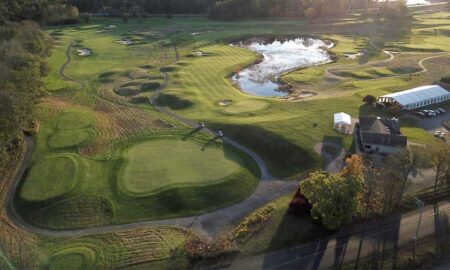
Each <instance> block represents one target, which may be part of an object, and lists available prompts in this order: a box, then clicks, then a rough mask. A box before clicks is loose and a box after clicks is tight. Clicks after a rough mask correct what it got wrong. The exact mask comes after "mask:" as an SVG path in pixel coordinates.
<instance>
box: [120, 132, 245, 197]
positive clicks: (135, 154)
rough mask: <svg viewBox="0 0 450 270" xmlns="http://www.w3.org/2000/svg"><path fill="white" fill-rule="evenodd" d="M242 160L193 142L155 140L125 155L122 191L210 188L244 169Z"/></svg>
mask: <svg viewBox="0 0 450 270" xmlns="http://www.w3.org/2000/svg"><path fill="white" fill-rule="evenodd" d="M240 164H242V160H241V158H240V157H239V156H238V155H237V154H236V153H234V152H233V151H231V150H224V149H223V148H217V147H208V148H206V149H203V150H202V145H200V144H197V143H195V142H192V141H182V140H176V139H166V140H154V141H149V142H145V143H142V144H138V145H135V146H133V147H132V148H130V149H128V150H127V151H126V153H125V162H124V165H123V166H124V167H123V168H122V170H121V173H120V176H119V187H120V188H121V189H122V190H123V191H124V192H125V193H131V194H135V195H136V194H138V195H143V194H151V193H156V192H158V191H161V190H162V189H165V188H169V187H171V186H178V185H186V186H190V187H192V186H195V185H208V184H212V183H217V182H219V181H222V180H223V179H224V178H226V177H227V176H229V175H230V174H233V173H234V172H236V171H238V170H239V169H240V166H241V165H240Z"/></svg>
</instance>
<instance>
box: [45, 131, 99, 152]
mask: <svg viewBox="0 0 450 270" xmlns="http://www.w3.org/2000/svg"><path fill="white" fill-rule="evenodd" d="M95 135H96V133H95V131H94V130H92V129H68V130H59V131H58V132H56V133H55V134H53V135H52V136H51V137H50V138H49V140H48V142H47V144H48V146H49V147H51V148H67V147H72V146H78V145H81V144H83V143H86V142H88V141H90V140H91V139H92V138H93V137H95Z"/></svg>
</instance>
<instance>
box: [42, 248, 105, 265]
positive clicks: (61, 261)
mask: <svg viewBox="0 0 450 270" xmlns="http://www.w3.org/2000/svg"><path fill="white" fill-rule="evenodd" d="M95 257H96V254H95V251H93V250H91V249H89V248H85V247H76V248H70V249H64V250H62V251H60V252H58V253H56V254H55V255H53V256H52V257H51V258H50V263H49V266H48V268H49V269H50V270H61V269H65V270H85V269H94V262H95Z"/></svg>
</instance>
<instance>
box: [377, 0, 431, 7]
mask: <svg viewBox="0 0 450 270" xmlns="http://www.w3.org/2000/svg"><path fill="white" fill-rule="evenodd" d="M384 1H385V0H378V2H384ZM389 1H391V2H392V1H397V0H389ZM429 4H430V2H429V1H427V0H407V1H406V5H408V6H417V5H429Z"/></svg>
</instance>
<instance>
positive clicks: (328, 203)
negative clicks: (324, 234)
mask: <svg viewBox="0 0 450 270" xmlns="http://www.w3.org/2000/svg"><path fill="white" fill-rule="evenodd" d="M300 186H301V189H302V190H303V193H304V195H305V196H306V198H307V199H308V201H309V202H310V203H311V204H312V210H311V215H312V217H313V218H314V219H317V220H320V221H321V222H322V224H323V226H324V227H325V228H327V229H328V230H334V229H337V228H338V227H339V226H341V225H342V224H345V223H348V222H350V221H351V220H352V217H353V216H354V214H355V213H356V211H357V209H358V199H357V194H358V192H359V191H360V185H359V183H358V182H357V181H354V180H353V179H352V178H349V179H346V178H344V177H342V176H340V175H333V174H330V173H328V172H323V171H318V172H314V173H311V174H310V175H309V178H308V179H307V180H305V181H303V182H302V183H301V184H300Z"/></svg>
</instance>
